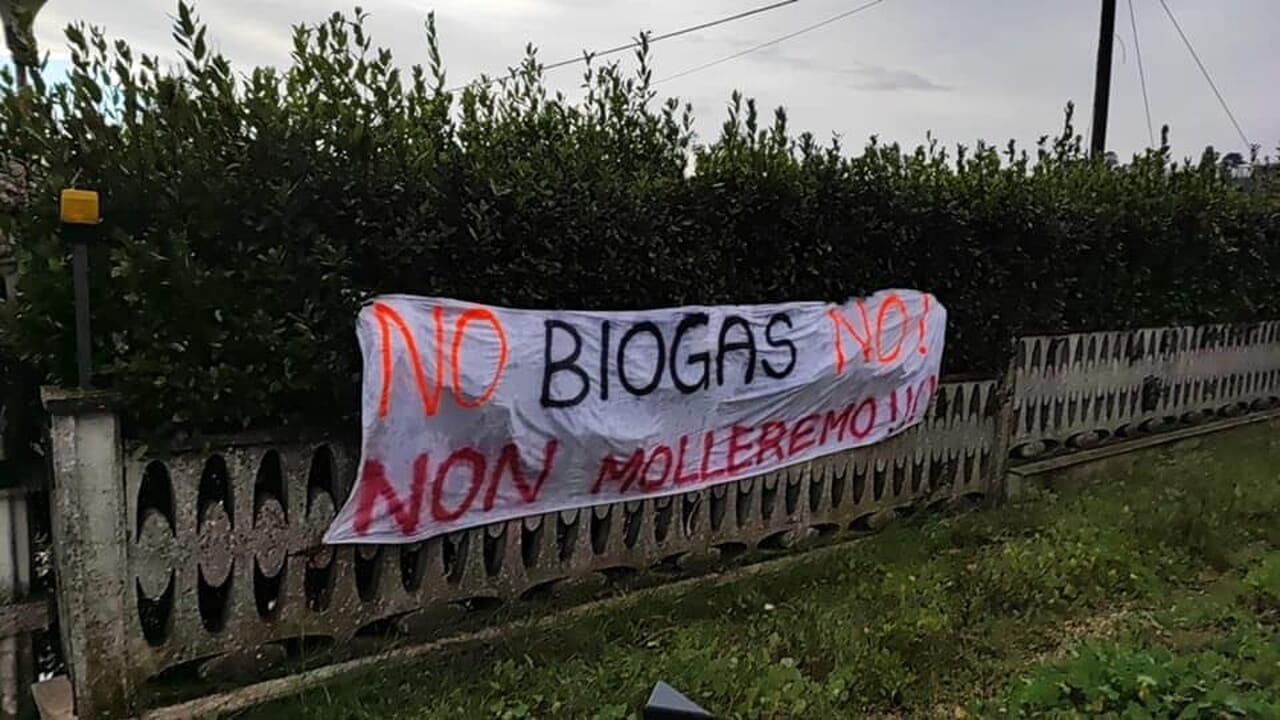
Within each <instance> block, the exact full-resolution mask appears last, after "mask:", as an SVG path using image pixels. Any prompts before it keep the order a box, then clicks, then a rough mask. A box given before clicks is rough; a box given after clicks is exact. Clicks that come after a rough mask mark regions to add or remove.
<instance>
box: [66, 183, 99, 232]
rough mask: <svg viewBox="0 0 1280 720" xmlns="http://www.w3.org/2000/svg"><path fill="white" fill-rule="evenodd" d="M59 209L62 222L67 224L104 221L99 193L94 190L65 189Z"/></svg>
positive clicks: (86, 223)
mask: <svg viewBox="0 0 1280 720" xmlns="http://www.w3.org/2000/svg"><path fill="white" fill-rule="evenodd" d="M58 211H59V214H60V215H61V218H62V222H63V223H66V224H67V225H97V224H98V223H100V222H102V216H101V215H100V214H99V208H98V193H97V192H95V191H93V190H63V191H62V198H61V202H60V203H59V204H58Z"/></svg>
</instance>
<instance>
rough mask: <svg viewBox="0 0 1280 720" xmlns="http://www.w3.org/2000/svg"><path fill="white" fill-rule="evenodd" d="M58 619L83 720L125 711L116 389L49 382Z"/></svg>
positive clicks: (124, 558)
mask: <svg viewBox="0 0 1280 720" xmlns="http://www.w3.org/2000/svg"><path fill="white" fill-rule="evenodd" d="M41 396H42V398H43V400H44V406H45V410H46V412H47V413H48V415H49V421H50V429H49V435H50V444H51V446H52V447H51V449H52V464H53V476H52V478H51V480H52V483H51V488H50V491H51V498H50V500H51V508H52V515H53V517H52V526H53V555H54V564H55V565H54V567H55V569H56V572H57V587H58V620H59V626H60V628H61V632H62V647H63V650H64V652H65V653H66V660H67V671H68V675H69V676H70V680H71V685H72V689H73V691H74V694H75V702H76V716H77V717H78V718H79V719H80V720H91V719H92V718H100V717H120V716H121V715H124V714H126V713H127V712H128V711H129V710H131V709H132V708H130V707H129V704H130V700H131V696H132V693H131V690H132V688H131V687H130V686H129V685H130V680H129V678H130V677H131V674H130V673H129V672H128V667H129V657H128V644H127V636H126V627H127V625H126V618H127V617H128V616H127V613H128V612H129V608H130V607H131V604H130V603H129V582H128V578H129V574H128V547H127V545H126V542H127V539H128V520H127V517H128V515H127V510H128V506H127V503H126V499H125V485H124V448H123V443H122V438H121V432H120V420H119V418H118V417H117V415H116V413H115V409H114V402H113V398H112V397H111V396H110V395H108V394H105V393H101V392H94V391H85V390H64V389H57V388H45V389H44V390H43V391H42V393H41Z"/></svg>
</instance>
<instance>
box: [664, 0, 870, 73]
mask: <svg viewBox="0 0 1280 720" xmlns="http://www.w3.org/2000/svg"><path fill="white" fill-rule="evenodd" d="M882 2H884V0H871V2H869V3H866V4H863V5H859V6H858V7H856V8H853V9H852V10H845V11H844V12H842V13H839V14H837V15H833V16H831V17H829V18H827V19H826V20H823V21H822V22H818V23H814V24H813V25H809V26H808V27H803V28H800V29H799V30H796V31H795V32H790V33H787V34H786V35H781V36H779V37H776V38H774V39H772V40H769V41H767V42H762V43H760V44H759V45H755V46H753V47H749V48H747V49H746V50H741V51H739V52H736V53H734V54H732V55H726V56H725V57H722V58H720V59H718V60H712V61H711V62H709V63H704V64H702V65H698V66H697V67H692V68H689V69H688V70H682V71H680V72H678V73H676V74H675V75H668V76H666V77H664V78H662V79H661V80H657V81H655V82H654V85H657V84H658V83H664V82H667V81H668V80H675V79H676V78H682V77H684V76H686V75H692V74H694V73H697V72H702V71H703V70H707V69H709V68H713V67H715V66H717V65H721V64H723V63H727V62H729V61H731V60H737V59H738V58H740V57H742V56H743V55H750V54H751V53H753V52H757V51H759V50H763V49H765V48H767V47H772V46H774V45H777V44H778V43H781V42H786V41H787V40H790V39H792V38H794V37H799V36H801V35H804V34H805V33H808V32H813V31H814V30H817V29H818V28H822V27H826V26H827V25H830V24H831V23H833V22H837V21H839V20H843V19H845V18H847V17H849V16H851V15H857V14H858V13H860V12H862V11H863V10H870V9H871V8H873V7H875V6H876V5H879V4H880V3H882Z"/></svg>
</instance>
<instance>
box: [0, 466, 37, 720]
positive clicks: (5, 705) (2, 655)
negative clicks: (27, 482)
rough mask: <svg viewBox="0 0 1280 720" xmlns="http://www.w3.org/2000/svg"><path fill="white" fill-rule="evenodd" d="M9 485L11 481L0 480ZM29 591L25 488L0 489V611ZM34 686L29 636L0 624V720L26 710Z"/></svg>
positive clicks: (29, 544)
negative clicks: (7, 482)
mask: <svg viewBox="0 0 1280 720" xmlns="http://www.w3.org/2000/svg"><path fill="white" fill-rule="evenodd" d="M0 480H9V481H12V480H13V478H0ZM30 589H31V531H30V528H29V527H28V524H27V488H25V487H21V486H18V487H8V488H5V487H0V608H2V607H3V606H5V605H10V606H16V605H17V604H18V603H21V602H23V601H24V600H26V599H27V594H28V592H29V591H30ZM33 682H35V656H34V655H33V653H32V643H31V634H30V633H28V632H23V631H19V630H13V629H7V628H5V627H3V626H2V624H0V719H3V720H8V718H17V717H20V716H21V715H23V714H24V711H26V710H27V709H28V708H29V706H30V702H29V695H30V693H29V690H30V687H31V683H33Z"/></svg>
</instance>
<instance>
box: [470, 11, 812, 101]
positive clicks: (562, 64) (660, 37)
mask: <svg viewBox="0 0 1280 720" xmlns="http://www.w3.org/2000/svg"><path fill="white" fill-rule="evenodd" d="M798 1H799V0H780V1H779V2H775V3H773V4H771V5H765V6H763V7H758V8H755V9H752V10H746V11H744V12H740V13H738V14H736V15H729V16H727V17H722V18H720V19H718V20H711V21H709V22H704V23H701V24H698V25H690V26H689V27H686V28H681V29H679V30H673V31H671V32H668V33H663V34H661V35H654V36H652V37H649V38H647V40H648V42H649V44H650V45H652V44H653V43H656V42H659V41H661V40H669V39H671V38H674V37H680V36H681V35H688V34H689V33H694V32H698V31H699V30H706V29H707V28H712V27H715V26H717V25H724V24H725V23H730V22H733V21H735V20H742V19H744V18H749V17H751V16H752V15H759V14H760V13H764V12H768V11H770V10H777V9H778V8H780V7H783V6H786V5H792V4H795V3H796V2H798ZM642 42H643V41H642V40H633V41H631V42H629V43H627V44H625V45H618V46H617V47H611V48H609V49H607V50H601V51H599V52H594V53H589V54H587V55H586V56H583V55H579V56H577V57H572V58H568V59H566V60H560V61H558V62H553V63H551V64H550V65H543V66H542V71H543V72H546V71H547V70H555V69H556V68H561V67H565V66H566V65H576V64H578V63H580V62H586V61H587V60H588V59H593V58H598V57H603V56H605V55H615V54H617V53H620V52H623V51H624V50H630V49H632V48H637V47H640V45H641V43H642ZM502 79H503V78H492V79H488V80H475V81H472V82H469V83H467V84H466V85H459V86H458V87H456V88H453V89H452V90H450V91H449V92H457V91H458V90H462V89H464V88H467V87H473V86H475V85H492V84H493V83H495V82H500V81H501V80H502Z"/></svg>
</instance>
